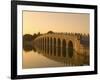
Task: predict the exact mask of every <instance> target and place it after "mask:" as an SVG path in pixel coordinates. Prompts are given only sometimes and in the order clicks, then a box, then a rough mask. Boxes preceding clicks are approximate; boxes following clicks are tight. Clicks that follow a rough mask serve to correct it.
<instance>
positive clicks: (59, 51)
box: [57, 38, 61, 56]
mask: <svg viewBox="0 0 100 80" xmlns="http://www.w3.org/2000/svg"><path fill="white" fill-rule="evenodd" d="M57 43H58V45H57V52H58V56H61V40H60V38H58V41H57Z"/></svg>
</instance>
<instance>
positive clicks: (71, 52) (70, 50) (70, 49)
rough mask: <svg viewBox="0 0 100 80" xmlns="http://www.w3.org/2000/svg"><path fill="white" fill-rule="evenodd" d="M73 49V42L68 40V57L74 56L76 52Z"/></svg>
mask: <svg viewBox="0 0 100 80" xmlns="http://www.w3.org/2000/svg"><path fill="white" fill-rule="evenodd" d="M73 50H74V48H73V42H72V41H71V40H70V41H69V42H68V57H70V58H72V56H73V54H74V53H73Z"/></svg>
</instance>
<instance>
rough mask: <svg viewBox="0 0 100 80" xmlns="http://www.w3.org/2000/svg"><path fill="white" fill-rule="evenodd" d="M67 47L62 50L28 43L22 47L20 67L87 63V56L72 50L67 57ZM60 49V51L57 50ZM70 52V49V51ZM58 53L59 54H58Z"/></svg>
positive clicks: (64, 65) (65, 65)
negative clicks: (71, 53)
mask: <svg viewBox="0 0 100 80" xmlns="http://www.w3.org/2000/svg"><path fill="white" fill-rule="evenodd" d="M67 50H68V49H65V52H64V51H61V50H59V48H57V47H56V48H55V49H50V48H48V49H44V48H38V47H33V46H32V45H28V46H26V47H24V49H23V55H22V56H23V57H22V68H23V69H28V68H47V67H67V66H83V65H88V62H89V61H88V59H89V58H88V57H84V56H83V55H78V54H77V53H76V52H75V51H73V56H72V57H68V56H69V55H68V53H67ZM59 51H60V52H59ZM71 52H72V51H71ZM58 53H60V55H59V54H58Z"/></svg>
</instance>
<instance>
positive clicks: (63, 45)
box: [62, 39, 66, 57]
mask: <svg viewBox="0 0 100 80" xmlns="http://www.w3.org/2000/svg"><path fill="white" fill-rule="evenodd" d="M62 56H63V57H66V40H65V39H63V41H62Z"/></svg>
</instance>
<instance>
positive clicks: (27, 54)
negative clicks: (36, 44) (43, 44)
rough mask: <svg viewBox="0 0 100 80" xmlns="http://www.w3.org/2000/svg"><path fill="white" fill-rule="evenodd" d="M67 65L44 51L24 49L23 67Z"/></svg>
mask: <svg viewBox="0 0 100 80" xmlns="http://www.w3.org/2000/svg"><path fill="white" fill-rule="evenodd" d="M57 66H59V67H60V66H65V64H64V63H62V62H58V61H55V60H52V59H50V58H48V57H46V56H44V55H43V54H42V53H38V52H34V51H33V50H32V51H24V50H23V68H39V67H40V68H41V67H57Z"/></svg>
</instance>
